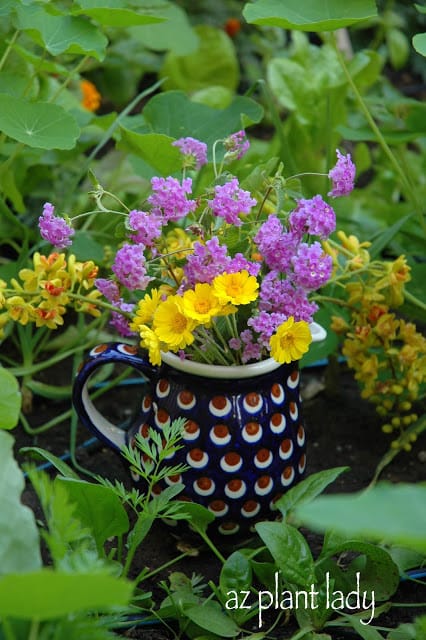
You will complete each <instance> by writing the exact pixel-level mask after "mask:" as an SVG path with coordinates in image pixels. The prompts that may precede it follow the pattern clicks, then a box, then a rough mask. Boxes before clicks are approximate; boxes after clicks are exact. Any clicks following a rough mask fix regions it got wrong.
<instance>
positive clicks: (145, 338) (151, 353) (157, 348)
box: [138, 324, 167, 365]
mask: <svg viewBox="0 0 426 640" xmlns="http://www.w3.org/2000/svg"><path fill="white" fill-rule="evenodd" d="M138 331H139V335H140V337H141V341H140V345H141V347H143V348H144V349H147V350H148V357H149V361H150V363H151V364H153V365H160V364H161V343H160V340H159V339H158V336H157V334H156V333H155V331H153V330H152V329H150V328H149V327H147V326H146V324H142V325H140V326H139V327H138ZM165 350H167V349H166V348H165V349H163V351H165Z"/></svg>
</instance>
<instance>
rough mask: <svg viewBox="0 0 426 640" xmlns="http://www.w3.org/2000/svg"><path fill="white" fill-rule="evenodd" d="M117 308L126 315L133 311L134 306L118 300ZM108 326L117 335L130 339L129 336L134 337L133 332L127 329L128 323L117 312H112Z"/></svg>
mask: <svg viewBox="0 0 426 640" xmlns="http://www.w3.org/2000/svg"><path fill="white" fill-rule="evenodd" d="M119 308H120V309H121V310H122V311H127V312H128V313H132V312H133V311H134V308H135V305H134V304H131V303H127V302H123V300H120V304H119ZM110 325H111V326H113V327H114V329H116V331H118V333H119V334H120V335H122V336H125V337H126V338H130V337H131V336H134V335H136V334H135V332H134V331H131V329H130V328H129V321H128V320H127V318H126V317H125V316H123V314H122V313H120V312H119V311H113V312H112V314H111V320H110Z"/></svg>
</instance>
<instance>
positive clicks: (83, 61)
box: [49, 56, 90, 102]
mask: <svg viewBox="0 0 426 640" xmlns="http://www.w3.org/2000/svg"><path fill="white" fill-rule="evenodd" d="M89 57H90V56H84V57H83V58H82V59H81V60H80V62H79V63H78V64H76V66H75V67H74V69H71V71H69V72H68V73H67V77H66V78H65V80H64V81H63V83H62V84H61V86H60V87H58V89H57V90H56V91H55V93H54V94H53V95H52V96H51V97H50V98H49V102H55V100H56V99H57V98H58V96H60V95H61V93H62V91H64V89H66V88H67V86H68V85H69V83H70V82H71V81H72V80H73V78H74V76H76V75H77V74H78V73H80V71H81V70H82V69H83V67H84V65H85V64H86V62H87V61H88V60H89Z"/></svg>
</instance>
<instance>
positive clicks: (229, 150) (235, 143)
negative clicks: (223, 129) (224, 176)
mask: <svg viewBox="0 0 426 640" xmlns="http://www.w3.org/2000/svg"><path fill="white" fill-rule="evenodd" d="M223 146H224V147H225V149H226V153H225V159H226V160H228V161H229V162H231V161H232V160H235V159H237V160H240V159H241V158H242V157H243V155H244V154H245V153H247V151H248V150H249V148H250V142H249V141H248V139H247V136H246V132H245V131H244V130H241V131H237V132H236V133H232V134H231V135H230V136H228V137H227V138H225V140H224V141H223Z"/></svg>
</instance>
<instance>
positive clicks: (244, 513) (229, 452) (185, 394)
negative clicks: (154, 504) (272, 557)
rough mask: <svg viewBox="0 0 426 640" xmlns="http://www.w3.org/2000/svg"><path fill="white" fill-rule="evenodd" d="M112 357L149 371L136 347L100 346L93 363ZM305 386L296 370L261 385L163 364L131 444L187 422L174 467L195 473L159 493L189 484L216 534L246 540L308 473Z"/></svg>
mask: <svg viewBox="0 0 426 640" xmlns="http://www.w3.org/2000/svg"><path fill="white" fill-rule="evenodd" d="M112 356H113V357H114V360H115V361H120V362H123V363H125V364H129V363H130V364H132V365H133V366H136V367H137V368H139V369H140V370H141V371H142V372H143V373H144V374H145V370H144V368H143V367H145V366H146V367H148V365H145V364H144V365H143V366H142V365H139V364H136V359H137V358H139V360H138V362H142V361H141V360H140V357H139V356H135V354H134V348H133V347H132V345H124V344H123V345H108V344H102V345H98V346H97V347H94V348H93V349H92V350H91V352H90V354H89V360H90V361H94V360H95V361H96V360H97V359H99V360H105V361H108V358H111V357H112ZM151 369H152V367H151ZM148 375H151V374H149V373H148ZM299 383H300V375H299V371H298V369H297V366H296V365H295V364H294V363H291V364H289V365H282V366H280V367H279V368H278V369H276V370H275V371H273V372H272V373H269V374H266V375H262V376H258V377H256V378H252V379H250V378H248V379H244V380H232V381H226V380H214V379H207V378H202V377H198V376H194V375H187V374H186V373H185V372H182V371H179V372H176V371H174V370H173V369H172V368H171V367H170V366H169V365H166V364H163V365H162V366H161V367H160V368H159V369H158V375H157V376H156V377H155V378H154V379H153V380H151V382H150V383H148V384H147V385H145V386H144V388H143V395H142V399H141V401H140V405H139V406H140V411H139V415H138V416H137V418H136V419H135V422H134V424H133V426H132V427H131V428H130V429H129V431H128V436H127V437H128V442H129V443H130V444H132V440H133V439H134V436H135V435H136V434H139V435H140V436H141V437H143V438H149V428H150V427H152V428H153V429H155V430H156V431H158V432H160V433H161V432H162V431H163V430H164V427H165V426H166V425H169V424H170V423H171V422H172V421H173V420H174V419H175V418H177V417H183V418H184V419H185V420H186V422H185V425H184V428H183V433H182V443H181V444H182V445H183V446H182V448H181V449H178V450H177V451H175V452H174V453H173V454H172V455H171V456H170V457H169V460H168V462H167V464H170V465H173V466H175V465H177V464H186V465H188V470H187V471H186V472H185V473H183V474H182V475H180V474H176V475H172V476H169V477H167V478H165V479H164V480H163V481H162V482H161V483H159V484H158V485H157V486H156V488H155V492H157V493H158V492H161V490H163V489H164V488H166V487H170V486H173V485H175V484H178V483H181V482H182V483H184V485H185V489H184V491H183V494H182V495H181V494H180V495H179V499H183V500H188V501H193V502H196V503H199V504H202V505H203V506H205V507H206V508H208V509H209V511H210V512H211V513H213V514H214V516H215V519H214V521H213V522H212V524H210V525H209V535H212V536H213V537H214V536H218V537H219V538H223V537H232V536H235V535H236V534H237V535H238V538H239V537H240V536H241V535H242V534H247V533H249V532H250V531H251V530H252V528H253V525H254V523H255V522H256V521H259V520H267V519H271V518H275V517H276V515H277V512H276V509H275V508H274V504H275V502H276V500H278V499H279V497H280V496H281V495H283V494H284V493H285V492H286V491H287V490H288V489H289V488H291V487H292V486H293V485H294V484H295V483H297V482H298V481H299V480H300V478H301V477H303V474H304V473H305V469H306V434H305V429H304V424H303V416H302V412H301V404H300V396H299ZM134 480H135V481H137V480H138V478H137V477H135V478H134ZM139 482H142V480H141V479H139ZM274 509H275V510H274Z"/></svg>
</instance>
